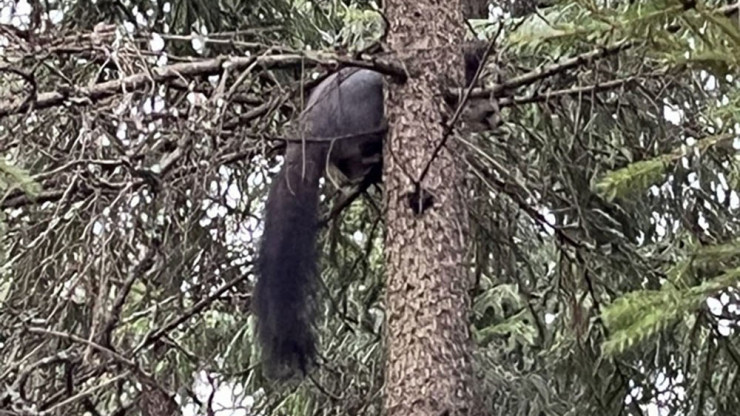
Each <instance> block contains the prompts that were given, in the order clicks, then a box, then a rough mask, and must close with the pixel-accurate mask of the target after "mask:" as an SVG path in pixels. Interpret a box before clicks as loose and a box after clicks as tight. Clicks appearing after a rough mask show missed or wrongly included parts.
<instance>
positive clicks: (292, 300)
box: [254, 50, 481, 378]
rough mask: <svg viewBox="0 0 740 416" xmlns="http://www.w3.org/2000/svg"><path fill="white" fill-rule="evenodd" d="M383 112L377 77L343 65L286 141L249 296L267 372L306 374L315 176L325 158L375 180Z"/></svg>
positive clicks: (315, 94)
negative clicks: (344, 67)
mask: <svg viewBox="0 0 740 416" xmlns="http://www.w3.org/2000/svg"><path fill="white" fill-rule="evenodd" d="M480 57H481V51H480V50H478V51H477V52H476V53H475V54H468V55H466V71H465V72H466V80H467V82H468V83H469V82H471V80H472V78H473V76H474V75H475V72H476V70H477V68H478V65H479V63H480ZM383 114H384V112H383V79H382V75H381V74H379V73H377V72H374V71H371V70H367V69H357V68H346V69H342V70H340V71H339V72H337V73H335V74H333V75H331V76H329V77H327V78H326V79H325V80H324V81H322V82H321V83H320V84H319V85H318V86H317V87H316V88H315V89H314V90H313V91H312V92H311V93H310V95H309V97H308V100H307V101H306V104H305V109H304V111H303V112H302V114H301V115H300V117H299V120H298V135H299V137H297V138H296V139H297V140H294V141H289V142H288V144H287V147H286V151H285V162H284V165H283V168H282V170H281V171H280V173H279V174H278V176H277V177H276V178H275V180H274V181H273V184H272V188H271V189H270V192H269V195H268V198H267V205H266V207H265V222H264V232H263V237H262V241H261V246H260V250H259V254H258V261H257V275H258V280H257V286H256V289H255V296H254V305H255V313H256V315H257V318H258V324H257V335H258V339H259V343H260V345H261V349H262V357H263V370H264V372H265V374H266V375H268V377H272V378H286V377H290V376H292V375H294V374H295V373H296V370H299V371H300V372H301V373H304V374H305V373H306V371H307V370H308V368H309V367H310V365H311V364H312V363H313V359H314V357H315V353H316V342H315V335H314V331H313V318H314V312H315V302H314V296H315V293H316V283H317V279H318V267H317V257H318V253H317V250H316V239H317V234H318V230H319V224H318V201H319V179H320V178H321V177H322V176H323V175H324V172H325V171H326V167H327V161H328V163H330V164H332V165H334V166H335V167H336V168H337V169H338V170H339V171H340V172H341V173H342V174H344V175H345V176H346V177H347V179H349V180H350V181H353V182H363V181H364V182H365V184H368V183H372V182H375V181H378V180H380V173H381V169H382V168H381V166H382V163H381V154H382V142H383V138H384V136H385V128H384V125H385V120H384V115H383ZM298 139H301V140H298Z"/></svg>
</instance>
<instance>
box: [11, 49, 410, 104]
mask: <svg viewBox="0 0 740 416" xmlns="http://www.w3.org/2000/svg"><path fill="white" fill-rule="evenodd" d="M255 63H257V64H258V65H260V66H262V67H263V68H283V67H290V66H294V65H299V64H301V63H303V64H314V65H318V64H321V65H328V66H339V67H345V66H356V67H361V68H368V69H373V70H375V71H378V72H381V73H383V74H387V75H393V76H396V77H401V78H403V77H404V76H405V72H404V70H403V69H402V68H400V67H399V66H397V65H395V64H393V63H391V62H388V61H384V60H381V59H377V58H373V57H370V58H365V59H350V58H346V57H341V56H337V55H333V54H328V53H321V54H310V55H309V54H306V55H297V54H292V55H267V56H251V57H219V58H214V59H207V60H204V61H200V62H184V63H177V64H173V65H168V66H164V67H161V68H153V69H152V70H151V73H148V72H141V73H138V74H134V75H129V76H127V77H125V78H121V79H118V80H114V81H107V82H103V83H100V84H97V85H94V86H92V87H89V88H79V89H77V90H76V91H75V90H72V89H60V90H59V91H52V92H45V93H41V94H38V95H37V96H36V97H35V100H31V101H30V102H26V101H27V100H26V99H25V98H23V99H20V100H19V99H16V100H12V101H10V102H8V103H3V104H0V117H5V116H8V115H10V114H18V113H22V112H24V111H26V110H28V109H29V108H34V109H44V108H49V107H54V106H58V105H62V104H65V103H69V104H72V105H81V106H84V105H91V104H93V103H95V102H97V101H100V100H102V99H104V98H108V97H110V96H113V95H116V94H119V93H124V92H131V91H134V90H138V89H142V88H145V87H147V86H149V85H150V84H151V83H152V82H166V81H170V80H177V79H183V78H185V79H187V78H192V77H195V76H204V75H214V74H218V73H220V72H221V71H222V69H223V67H224V66H225V65H228V66H229V67H230V69H233V70H235V71H241V70H244V69H246V68H248V67H249V66H251V65H253V64H255Z"/></svg>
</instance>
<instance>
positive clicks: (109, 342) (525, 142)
mask: <svg viewBox="0 0 740 416" xmlns="http://www.w3.org/2000/svg"><path fill="white" fill-rule="evenodd" d="M508 3H511V2H508ZM540 3H544V2H540ZM0 8H1V9H2V10H3V13H5V14H0V24H1V25H2V26H0V120H2V122H0V156H2V158H1V159H0V194H1V195H2V197H1V198H2V199H0V208H1V209H0V215H2V217H0V226H2V227H3V228H2V232H0V236H1V237H2V243H1V244H0V254H2V257H0V261H1V262H0V362H2V364H0V411H2V412H5V413H4V414H24V413H23V412H35V411H37V410H39V409H40V410H44V411H45V412H46V413H43V414H48V415H51V414H70V413H71V414H85V412H87V414H101V415H108V414H122V413H116V412H117V411H120V412H125V414H131V415H138V414H142V412H143V413H144V414H145V413H146V410H145V409H146V408H147V406H150V405H152V403H155V402H156V401H157V400H159V401H166V400H168V397H169V395H172V397H173V398H174V400H175V401H177V403H179V404H180V406H181V407H182V408H183V409H184V411H183V413H184V414H187V415H190V414H210V413H208V412H209V411H210V410H216V411H218V410H219V409H221V410H220V411H221V412H226V413H229V414H261V413H260V412H263V411H264V412H265V414H272V413H274V414H290V415H309V414H322V415H334V414H336V415H340V414H341V415H345V414H350V415H353V414H363V415H374V414H380V406H381V398H382V384H383V380H382V369H383V361H382V360H383V343H382V334H383V320H384V312H383V301H382V299H383V286H384V280H383V255H382V238H383V237H382V234H383V222H382V214H381V212H382V198H381V188H373V189H371V190H370V192H369V193H368V195H365V196H363V197H361V198H360V199H359V200H358V201H356V202H355V203H354V204H352V205H351V206H350V207H349V208H348V209H346V210H344V211H343V212H342V214H341V216H340V217H339V218H337V219H336V220H334V221H332V222H330V223H329V225H328V226H327V227H326V229H325V232H324V233H323V234H322V237H321V242H320V244H321V246H322V247H324V256H323V258H322V270H323V272H322V278H323V282H324V286H323V287H322V306H323V308H322V311H323V313H322V314H321V315H320V317H319V323H320V328H319V329H320V334H321V349H320V350H321V359H320V364H321V365H320V368H319V369H318V370H317V371H315V372H314V373H312V374H311V377H310V378H308V379H306V380H304V381H302V382H297V381H294V382H291V383H284V384H276V383H270V382H268V381H266V380H265V379H264V378H262V376H261V373H260V371H259V370H260V367H259V352H258V351H257V350H256V348H254V344H253V342H252V330H253V326H254V320H253V318H252V317H251V315H250V313H249V308H250V296H251V290H252V287H253V283H254V276H253V274H252V268H251V266H252V261H253V260H254V253H255V248H256V242H257V241H258V240H259V235H260V232H261V223H260V222H261V218H262V209H263V205H264V197H265V192H266V189H267V185H269V183H270V180H271V178H272V177H273V175H274V174H275V172H276V170H277V167H278V166H279V163H280V155H279V153H280V145H279V143H280V141H279V140H276V139H279V138H281V137H283V135H284V134H285V132H286V129H285V128H284V125H285V123H286V122H288V121H289V120H291V119H292V118H293V117H294V116H295V114H296V111H297V110H298V109H300V100H299V98H300V97H301V87H302V86H303V85H304V83H306V82H308V81H309V80H311V79H313V78H314V77H315V76H316V75H317V74H319V73H321V72H325V71H324V70H325V69H327V68H326V66H324V67H321V66H319V67H317V68H312V67H311V66H310V65H307V64H305V62H304V64H303V65H295V64H293V63H291V64H289V65H288V64H285V65H278V64H276V65H273V66H264V67H263V66H260V65H254V66H252V67H249V68H246V69H245V68H240V69H239V70H232V69H230V68H229V67H228V65H223V66H221V67H220V68H221V69H220V71H218V72H217V73H216V74H215V75H214V74H213V73H209V74H205V75H190V74H189V73H188V74H180V76H179V77H176V78H175V79H167V80H165V81H157V80H155V78H154V77H153V76H152V74H155V71H156V68H157V67H162V66H165V65H172V64H188V63H200V64H202V63H203V62H206V60H207V59H210V58H213V59H217V58H219V57H224V56H241V57H243V56H255V57H256V56H270V55H278V54H289V53H291V52H294V51H300V50H305V49H309V48H310V49H312V50H319V49H323V50H329V49H335V50H337V51H338V52H339V53H343V51H345V50H361V49H363V48H365V47H367V46H368V45H371V44H372V43H373V42H374V41H376V40H377V39H379V37H380V35H381V34H382V31H383V26H384V22H383V19H382V18H381V17H380V15H379V12H378V11H377V10H376V9H377V5H375V4H374V3H372V2H367V1H351V0H347V1H319V2H311V1H305V0H296V1H291V2H284V1H282V0H258V1H244V0H225V1H219V2H211V1H207V0H176V1H167V2H158V1H157V2H153V1H150V0H135V1H118V0H115V1H109V0H97V1H89V0H86V1H79V0H65V1H49V2H41V3H39V2H36V1H30V2H26V1H23V2H20V1H18V2H9V1H7V0H6V1H4V2H2V1H0ZM5 10H9V11H10V12H9V13H6V12H5ZM38 11H41V13H38ZM499 11H501V10H498V9H497V10H494V12H495V13H494V14H495V17H493V18H492V19H491V20H476V21H473V22H471V23H472V27H473V28H474V29H475V30H476V31H477V34H478V36H479V37H480V38H486V39H491V38H494V37H496V36H497V34H498V33H499V31H500V32H501V33H500V34H499V35H498V37H496V38H495V40H496V47H495V48H494V53H493V54H492V56H491V57H490V59H489V62H488V65H487V68H486V71H485V73H484V76H483V78H482V81H481V82H482V85H484V86H485V88H487V89H489V90H490V91H495V94H493V95H495V96H496V97H497V98H499V102H500V111H499V113H498V114H496V115H495V118H497V120H499V122H500V124H499V125H498V127H497V128H496V129H495V130H494V131H490V132H486V133H483V134H477V135H474V136H470V137H461V138H460V140H463V141H464V142H465V143H466V144H467V146H466V148H467V150H468V151H467V152H466V154H465V155H461V157H464V158H465V160H466V161H467V162H468V163H469V165H470V184H471V189H472V193H471V200H470V201H469V206H470V218H471V223H472V235H471V247H470V252H471V259H470V260H471V262H470V264H469V267H470V270H471V274H472V276H473V277H474V278H475V280H476V286H475V300H474V304H473V310H472V319H473V328H472V329H473V336H474V339H475V341H476V344H477V346H478V348H477V352H476V357H475V358H476V363H477V369H478V374H479V377H480V383H479V386H480V389H481V394H482V397H483V398H484V399H485V401H486V403H487V405H488V406H489V408H490V409H491V414H494V415H507V416H511V415H532V416H535V415H536V416H540V415H580V414H604V415H624V414H627V415H644V414H657V413H656V412H657V410H656V409H658V408H660V409H661V411H662V412H663V413H661V414H677V415H689V414H692V415H693V414H697V415H698V414H703V415H733V414H740V413H739V412H738V410H737V409H739V408H740V393H739V392H740V385H738V383H739V382H738V374H739V373H740V351H739V350H738V348H739V347H740V346H739V345H738V336H737V331H738V314H740V309H739V308H738V305H740V292H738V287H737V286H738V280H739V276H738V273H740V248H738V247H739V243H738V238H740V236H738V231H739V230H740V223H739V220H738V218H739V216H738V211H739V210H740V195H739V194H738V191H740V174H739V172H740V159H739V158H738V153H737V149H738V148H740V139H738V131H737V129H738V127H737V126H738V121H739V120H738V114H740V109H739V108H738V104H739V103H740V101H739V100H738V97H740V94H739V92H740V88H739V87H740V85H738V81H737V75H738V57H739V56H740V53H738V52H739V51H738V45H739V44H740V43H739V42H740V29H739V28H738V24H737V18H738V7H737V5H736V4H735V3H732V2H723V1H703V2H698V1H697V2H693V1H678V0H656V1H647V0H644V1H639V0H636V1H616V0H598V1H588V0H576V1H561V2H552V1H550V2H548V5H547V7H540V8H539V9H537V10H536V13H535V12H533V10H530V13H529V14H526V15H524V16H521V17H511V16H509V15H507V14H504V15H499V14H498V12H499ZM506 11H507V10H503V12H506ZM420 24H423V22H420ZM29 29H30V30H29ZM158 45H159V46H158ZM575 57H580V58H578V59H575V60H574V59H573V58H575ZM570 61H572V63H570V64H569V63H568V62H570ZM9 69H13V70H12V71H11V70H9ZM137 74H145V75H147V77H148V78H147V80H148V81H147V83H146V86H145V87H141V88H134V89H127V88H119V89H118V90H117V91H116V92H115V93H113V94H111V95H108V96H104V97H102V98H94V97H92V98H91V97H89V96H85V95H84V94H83V93H81V92H80V91H86V90H85V89H86V88H91V87H93V86H99V85H100V84H102V83H104V82H116V81H118V80H121V79H123V78H125V77H128V76H132V75H137ZM502 83H511V84H508V85H506V88H500V89H496V88H497V87H496V86H497V85H498V86H501V85H502ZM52 92H56V93H59V94H62V95H64V96H65V97H66V99H65V100H63V103H62V102H59V103H58V104H55V105H50V106H46V107H43V108H39V107H38V106H39V104H38V103H39V102H41V101H40V100H41V99H42V98H45V97H46V96H44V95H43V94H45V93H52ZM14 100H15V101H14ZM507 100H508V101H507ZM7 103H15V104H19V103H25V104H28V105H29V106H30V107H24V108H25V109H23V110H22V111H15V110H13V109H12V108H10V107H7V106H8V105H9V104H7ZM9 108H10V110H8V113H9V114H6V113H3V111H4V109H5V110H7V109H9ZM339 193H340V192H339V191H337V190H336V189H334V188H333V187H332V186H330V184H326V186H325V192H324V196H323V203H322V210H323V211H324V212H325V213H326V212H329V211H330V207H331V205H332V204H333V203H335V202H336V201H337V195H338V194H339ZM152 392H155V393H157V392H159V393H165V395H157V394H153V393H152ZM162 397H164V398H162ZM145 399H146V400H145ZM650 412H653V413H650ZM31 414H37V413H31Z"/></svg>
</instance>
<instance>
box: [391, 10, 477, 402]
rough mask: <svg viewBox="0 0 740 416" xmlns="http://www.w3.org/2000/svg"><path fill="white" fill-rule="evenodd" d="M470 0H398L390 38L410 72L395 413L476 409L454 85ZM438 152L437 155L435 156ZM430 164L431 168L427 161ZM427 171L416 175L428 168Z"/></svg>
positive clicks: (402, 162)
mask: <svg viewBox="0 0 740 416" xmlns="http://www.w3.org/2000/svg"><path fill="white" fill-rule="evenodd" d="M461 10H462V8H461V1H460V0H455V1H446V2H440V1H433V0H415V1H408V0H389V1H386V16H387V17H388V20H389V22H390V31H389V37H388V42H389V44H390V47H391V49H392V50H393V51H395V52H396V53H397V54H398V55H397V58H398V59H400V60H401V61H402V62H403V63H404V65H405V67H406V69H407V71H408V73H409V75H410V76H409V79H408V81H407V82H406V83H404V84H402V85H397V84H395V85H393V84H392V85H389V86H388V88H387V89H386V91H387V96H386V103H387V106H386V109H387V110H386V111H387V117H388V120H389V125H390V131H389V135H388V139H387V141H386V144H385V148H384V158H383V160H384V187H385V196H384V197H385V204H386V207H387V217H386V226H387V231H386V237H385V261H386V267H387V299H386V301H387V302H386V305H387V306H386V309H387V333H386V336H387V343H388V348H387V351H388V356H387V359H386V397H385V408H386V414H387V415H389V416H395V415H403V416H410V415H420V416H421V415H424V416H430V415H434V416H437V415H467V414H473V413H474V412H476V411H477V410H476V408H477V406H475V405H474V393H473V372H472V365H471V347H472V344H471V341H470V336H469V319H468V317H469V310H470V299H469V291H468V289H469V285H470V279H469V277H468V273H467V270H466V268H465V266H464V261H465V257H466V252H465V250H466V239H467V232H468V218H467V212H466V208H465V201H464V197H465V192H464V189H465V187H464V178H463V176H464V170H463V163H464V162H463V161H462V159H461V158H460V152H459V151H458V147H459V146H458V143H457V141H456V140H454V138H449V139H447V140H446V142H445V146H444V147H443V148H441V150H439V151H438V152H436V151H435V149H437V148H438V147H439V144H440V143H441V142H442V141H443V140H444V139H443V137H444V129H445V127H444V126H445V122H446V121H448V119H449V118H450V116H451V109H450V108H448V107H447V105H446V104H445V102H444V99H443V94H442V92H443V89H444V86H445V85H448V86H449V85H450V84H451V83H452V82H457V83H458V85H460V84H462V79H463V77H462V69H463V61H462V55H461V50H460V45H462V44H463V40H464V34H465V29H464V21H463V17H462V13H461ZM430 161H431V163H430ZM427 165H429V168H428V172H426V174H423V172H424V171H425V170H426V166H427ZM422 175H423V179H422V180H421V182H420V183H419V184H418V186H417V184H416V183H415V182H416V181H417V180H418V179H419V178H420V177H422Z"/></svg>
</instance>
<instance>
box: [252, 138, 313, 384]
mask: <svg viewBox="0 0 740 416" xmlns="http://www.w3.org/2000/svg"><path fill="white" fill-rule="evenodd" d="M324 154H325V150H324V149H323V147H322V146H320V145H317V144H315V143H306V144H305V146H304V144H301V143H292V144H289V145H288V149H287V151H286V160H285V165H284V166H283V169H282V171H281V172H280V174H279V175H278V176H277V178H276V179H275V180H274V182H273V184H272V189H270V193H269V195H268V197H267V206H266V207H265V223H264V233H263V236H262V242H261V247H260V251H259V258H258V263H257V273H258V280H257V286H256V289H255V299H254V302H255V312H256V314H257V319H258V323H257V334H258V338H259V342H260V344H261V347H262V357H263V371H264V372H265V374H266V375H267V376H268V377H271V378H287V377H291V376H293V375H294V373H295V372H296V370H300V371H301V372H303V373H304V374H305V373H306V371H307V369H308V367H309V366H310V365H311V364H312V361H313V358H314V355H315V352H316V346H315V336H314V332H313V316H314V309H315V308H314V293H315V286H316V280H317V269H318V268H317V251H316V237H317V234H318V214H317V212H318V199H319V178H320V177H321V174H322V172H323V168H324V158H325V156H324Z"/></svg>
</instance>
